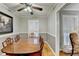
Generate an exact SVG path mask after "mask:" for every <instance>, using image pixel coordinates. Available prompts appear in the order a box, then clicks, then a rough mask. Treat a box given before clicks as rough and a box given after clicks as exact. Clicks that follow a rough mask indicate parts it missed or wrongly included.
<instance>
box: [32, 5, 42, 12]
mask: <svg viewBox="0 0 79 59" xmlns="http://www.w3.org/2000/svg"><path fill="white" fill-rule="evenodd" d="M32 8H34V9H37V10H40V11H42V10H43V8H40V7H36V6H32Z"/></svg>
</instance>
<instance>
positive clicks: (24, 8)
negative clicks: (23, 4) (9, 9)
mask: <svg viewBox="0 0 79 59" xmlns="http://www.w3.org/2000/svg"><path fill="white" fill-rule="evenodd" d="M23 9H25V8H21V9H18V10H17V11H21V10H23Z"/></svg>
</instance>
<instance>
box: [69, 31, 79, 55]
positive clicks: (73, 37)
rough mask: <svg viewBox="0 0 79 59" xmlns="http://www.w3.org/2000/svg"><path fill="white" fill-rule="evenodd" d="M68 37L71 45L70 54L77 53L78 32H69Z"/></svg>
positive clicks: (78, 50)
mask: <svg viewBox="0 0 79 59" xmlns="http://www.w3.org/2000/svg"><path fill="white" fill-rule="evenodd" d="M69 37H70V42H71V46H72V51H71V56H72V55H73V54H74V53H79V38H78V34H77V33H75V32H73V33H70V35H69Z"/></svg>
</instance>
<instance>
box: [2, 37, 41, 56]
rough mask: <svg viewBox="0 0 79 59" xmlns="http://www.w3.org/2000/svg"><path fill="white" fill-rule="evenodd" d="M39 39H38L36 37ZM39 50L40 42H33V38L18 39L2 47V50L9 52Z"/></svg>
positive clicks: (18, 52)
mask: <svg viewBox="0 0 79 59" xmlns="http://www.w3.org/2000/svg"><path fill="white" fill-rule="evenodd" d="M37 40H39V39H37ZM39 50H40V43H34V39H30V38H29V39H20V40H19V41H18V42H14V43H13V44H11V45H8V46H6V47H4V48H2V52H4V53H11V54H28V53H34V52H37V51H39Z"/></svg>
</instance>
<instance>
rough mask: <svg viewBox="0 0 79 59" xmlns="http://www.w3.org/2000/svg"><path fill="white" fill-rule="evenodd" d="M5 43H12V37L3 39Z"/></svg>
mask: <svg viewBox="0 0 79 59" xmlns="http://www.w3.org/2000/svg"><path fill="white" fill-rule="evenodd" d="M5 42H6V44H7V45H10V44H13V39H12V38H10V37H8V38H7V39H6V40H5Z"/></svg>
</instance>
